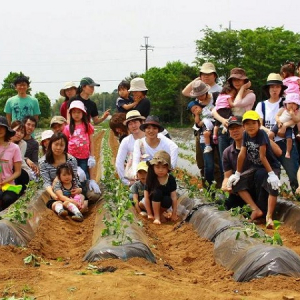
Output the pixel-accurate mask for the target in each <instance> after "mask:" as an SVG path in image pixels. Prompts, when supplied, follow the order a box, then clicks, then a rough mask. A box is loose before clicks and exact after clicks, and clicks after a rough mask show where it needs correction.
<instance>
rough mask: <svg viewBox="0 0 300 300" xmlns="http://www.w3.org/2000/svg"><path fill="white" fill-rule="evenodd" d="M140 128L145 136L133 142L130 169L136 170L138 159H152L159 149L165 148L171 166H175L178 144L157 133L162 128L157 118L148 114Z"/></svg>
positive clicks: (161, 130)
mask: <svg viewBox="0 0 300 300" xmlns="http://www.w3.org/2000/svg"><path fill="white" fill-rule="evenodd" d="M140 130H142V131H144V132H145V137H143V138H141V139H139V140H136V141H135V143H134V150H133V159H132V170H136V168H137V165H138V164H139V162H140V161H147V160H150V159H152V158H153V157H154V155H155V153H156V152H157V151H159V150H165V151H166V152H168V153H169V155H170V156H171V167H172V168H175V167H176V164H177V158H178V146H177V145H176V144H175V143H174V142H173V141H172V140H170V139H168V138H167V137H165V136H164V135H163V134H159V133H161V132H163V130H164V128H163V126H161V125H160V123H159V118H158V117H157V116H148V117H147V119H146V120H145V122H144V123H143V124H141V125H140ZM132 173H133V172H132ZM134 173H135V172H134ZM134 175H135V174H134Z"/></svg>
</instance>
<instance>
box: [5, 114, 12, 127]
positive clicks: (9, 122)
mask: <svg viewBox="0 0 300 300" xmlns="http://www.w3.org/2000/svg"><path fill="white" fill-rule="evenodd" d="M6 120H7V122H8V126H10V125H11V114H6Z"/></svg>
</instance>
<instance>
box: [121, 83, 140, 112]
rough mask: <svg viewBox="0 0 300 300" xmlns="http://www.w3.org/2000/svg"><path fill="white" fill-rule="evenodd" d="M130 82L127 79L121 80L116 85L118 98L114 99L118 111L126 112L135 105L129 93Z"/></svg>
mask: <svg viewBox="0 0 300 300" xmlns="http://www.w3.org/2000/svg"><path fill="white" fill-rule="evenodd" d="M129 89H130V83H129V82H127V81H121V82H120V84H119V85H118V94H119V96H120V97H119V98H118V99H117V101H116V106H117V110H118V112H120V113H127V112H128V111H129V110H131V109H133V108H134V107H135V106H136V104H137V103H136V102H133V99H132V97H131V96H130V95H129V93H130V92H129Z"/></svg>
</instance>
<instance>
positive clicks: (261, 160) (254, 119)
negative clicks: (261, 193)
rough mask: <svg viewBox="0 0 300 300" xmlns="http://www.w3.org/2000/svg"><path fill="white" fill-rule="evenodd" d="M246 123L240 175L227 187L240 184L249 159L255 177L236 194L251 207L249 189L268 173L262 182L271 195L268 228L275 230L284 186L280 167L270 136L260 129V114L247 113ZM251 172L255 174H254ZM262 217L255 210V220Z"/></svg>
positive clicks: (236, 173)
mask: <svg viewBox="0 0 300 300" xmlns="http://www.w3.org/2000/svg"><path fill="white" fill-rule="evenodd" d="M242 122H243V127H244V130H245V132H244V133H243V142H242V147H241V150H240V153H239V156H238V161H237V168H236V172H235V174H233V175H231V176H230V177H229V179H228V182H227V187H228V188H229V189H231V188H232V185H236V184H237V183H238V182H239V181H240V179H241V172H242V168H243V164H244V161H245V159H246V158H247V159H248V161H249V163H250V169H249V170H248V171H249V172H248V173H249V174H252V176H251V175H249V174H248V176H246V177H247V178H246V177H244V176H242V180H241V181H240V182H239V184H238V185H236V186H235V187H234V189H233V190H234V191H235V192H237V193H238V194H239V196H240V197H241V198H243V199H244V201H245V202H247V203H248V201H247V200H246V199H248V200H249V201H250V203H251V201H253V200H252V198H251V196H250V194H249V192H248V191H247V189H248V187H249V185H250V183H251V182H252V181H253V178H254V177H253V176H254V174H255V172H257V171H261V170H262V169H265V171H266V172H268V177H266V178H265V180H264V181H263V182H262V188H263V189H264V190H265V191H266V192H267V193H268V194H269V196H268V210H267V215H266V227H267V228H268V229H273V228H274V223H273V219H272V216H273V212H274V210H275V206H276V202H277V196H278V189H279V186H280V181H279V177H278V176H279V174H280V164H279V162H278V160H277V159H276V157H275V155H274V153H273V151H272V148H271V145H270V140H269V138H268V135H267V134H266V133H265V131H263V130H262V129H260V116H259V114H258V113H257V112H256V111H253V110H249V111H247V112H246V113H244V115H243V119H242ZM251 170H252V171H253V172H251ZM250 203H249V205H250ZM250 207H251V205H250ZM252 209H253V208H252ZM259 215H262V212H261V211H260V210H258V211H257V210H256V209H253V212H252V214H251V219H255V218H258V217H259Z"/></svg>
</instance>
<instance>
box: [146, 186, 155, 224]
mask: <svg viewBox="0 0 300 300" xmlns="http://www.w3.org/2000/svg"><path fill="white" fill-rule="evenodd" d="M144 197H145V205H146V210H147V214H148V219H151V218H153V213H152V208H151V203H150V198H149V192H148V191H146V190H145V191H144Z"/></svg>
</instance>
